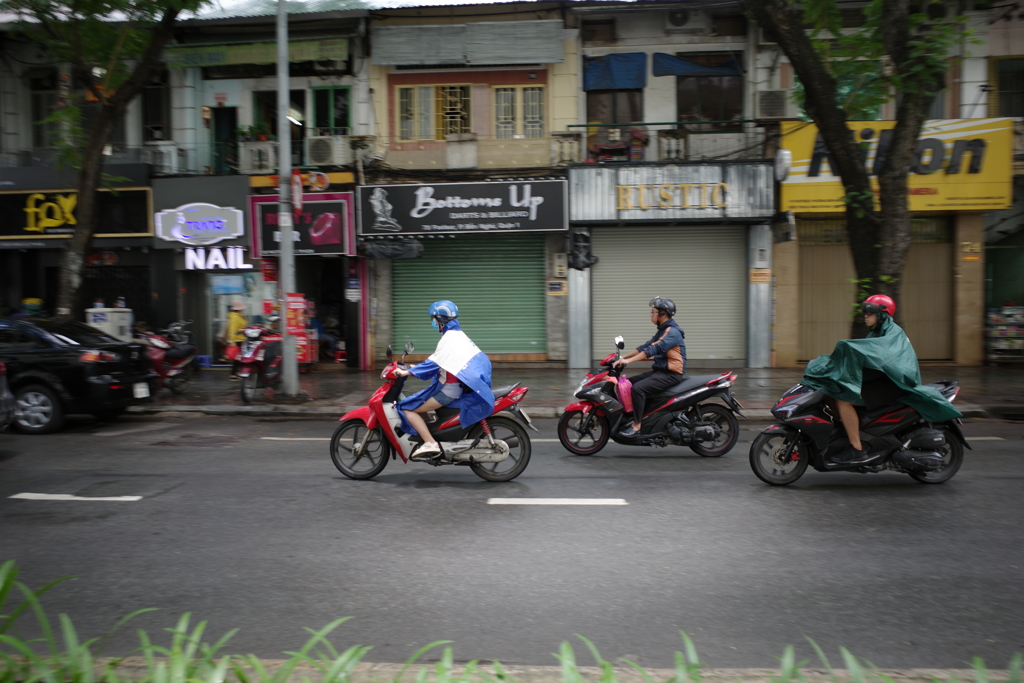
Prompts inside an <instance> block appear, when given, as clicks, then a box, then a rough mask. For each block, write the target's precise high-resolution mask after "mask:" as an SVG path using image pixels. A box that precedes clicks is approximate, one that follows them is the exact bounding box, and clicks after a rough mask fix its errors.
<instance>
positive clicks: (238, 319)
mask: <svg viewBox="0 0 1024 683" xmlns="http://www.w3.org/2000/svg"><path fill="white" fill-rule="evenodd" d="M244 310H245V302H243V301H242V300H241V299H235V300H234V301H232V302H231V306H229V307H228V322H227V324H226V325H225V326H224V329H223V330H222V331H221V333H220V335H218V336H219V337H220V340H221V342H223V343H224V355H225V356H227V353H228V348H230V347H231V346H234V345H235V344H237V343H238V342H240V341H242V340H244V339H245V336H244V335H243V334H242V329H244V328H245V327H246V326H248V325H249V321H248V320H247V319H246V317H245V316H244V315H243V314H242V311H244ZM231 360H232V361H234V358H231ZM229 377H230V378H231V379H238V374H237V368H236V367H234V365H232V368H231V374H230V375H229Z"/></svg>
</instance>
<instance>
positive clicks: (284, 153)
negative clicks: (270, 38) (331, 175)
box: [277, 0, 299, 396]
mask: <svg viewBox="0 0 1024 683" xmlns="http://www.w3.org/2000/svg"><path fill="white" fill-rule="evenodd" d="M288 86H289V74H288V6H287V4H286V0H277V157H278V162H277V167H278V168H277V189H278V191H279V192H280V197H281V199H280V202H279V203H278V205H277V206H278V209H277V210H278V214H277V226H278V228H279V229H280V230H281V258H280V261H281V263H280V267H279V271H280V272H279V274H278V279H279V280H280V285H281V302H282V304H283V307H284V313H285V316H284V319H283V320H282V322H283V323H284V325H283V328H284V329H283V330H282V332H283V333H284V334H283V339H284V348H283V349H282V352H283V354H284V355H283V363H284V367H283V368H282V369H281V370H282V372H281V375H282V379H283V380H284V394H285V396H298V395H299V364H298V358H297V354H296V348H295V336H294V335H291V334H288V324H287V320H288V318H287V313H288V308H287V306H288V294H289V293H290V292H294V291H295V242H294V241H293V240H294V238H293V230H292V201H291V195H290V192H291V176H292V131H291V124H290V123H289V121H288V110H289V108H290V105H291V97H290V93H289V92H288V91H289V87H288Z"/></svg>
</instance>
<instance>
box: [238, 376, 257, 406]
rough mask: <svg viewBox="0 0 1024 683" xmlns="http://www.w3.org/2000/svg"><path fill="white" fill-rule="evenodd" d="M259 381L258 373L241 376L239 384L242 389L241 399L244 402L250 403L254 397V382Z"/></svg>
mask: <svg viewBox="0 0 1024 683" xmlns="http://www.w3.org/2000/svg"><path fill="white" fill-rule="evenodd" d="M257 381H259V375H246V376H244V377H242V379H241V380H240V382H239V384H240V385H241V390H242V401H243V402H244V403H252V400H253V398H255V397H256V382H257Z"/></svg>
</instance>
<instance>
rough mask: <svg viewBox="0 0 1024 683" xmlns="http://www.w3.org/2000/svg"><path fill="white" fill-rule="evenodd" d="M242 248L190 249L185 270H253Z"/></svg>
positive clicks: (187, 251)
mask: <svg viewBox="0 0 1024 683" xmlns="http://www.w3.org/2000/svg"><path fill="white" fill-rule="evenodd" d="M252 268H253V265H252V264H251V263H246V262H245V249H244V248H242V247H224V248H221V247H210V248H209V249H205V248H203V247H189V248H188V249H186V250H185V270H251V269H252Z"/></svg>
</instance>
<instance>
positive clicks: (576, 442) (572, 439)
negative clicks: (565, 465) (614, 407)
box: [558, 410, 611, 455]
mask: <svg viewBox="0 0 1024 683" xmlns="http://www.w3.org/2000/svg"><path fill="white" fill-rule="evenodd" d="M588 418H589V421H588ZM609 436H611V426H610V425H609V424H608V417H607V416H605V415H601V414H598V413H596V412H591V413H588V414H585V413H584V412H583V411H582V410H574V411H571V412H566V413H562V417H560V418H559V419H558V440H559V441H560V442H561V443H562V447H563V448H564V449H565V450H567V451H569V452H570V453H572V454H573V455H593V454H594V453H597V452H598V451H599V450H601V449H602V448H604V447H605V445H606V444H607V443H608V437H609Z"/></svg>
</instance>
